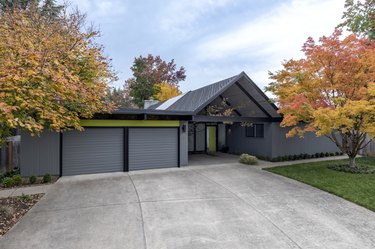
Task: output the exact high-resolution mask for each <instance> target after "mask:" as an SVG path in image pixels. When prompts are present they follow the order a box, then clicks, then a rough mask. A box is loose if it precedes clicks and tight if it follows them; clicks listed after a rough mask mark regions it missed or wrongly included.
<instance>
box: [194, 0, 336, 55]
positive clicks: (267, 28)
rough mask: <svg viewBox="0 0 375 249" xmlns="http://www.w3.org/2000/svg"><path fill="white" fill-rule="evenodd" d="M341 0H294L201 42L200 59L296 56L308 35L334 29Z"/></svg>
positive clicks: (328, 31) (199, 48)
mask: <svg viewBox="0 0 375 249" xmlns="http://www.w3.org/2000/svg"><path fill="white" fill-rule="evenodd" d="M342 9H343V2H342V0H328V1H318V0H307V1H306V0H293V1H291V2H290V3H284V4H282V5H280V6H278V7H277V8H276V9H274V10H271V11H270V12H269V13H268V14H266V15H263V16H260V17H259V18H257V19H255V20H250V21H248V22H247V23H246V22H245V23H244V24H243V25H242V26H240V27H239V28H237V29H234V30H229V31H227V32H226V33H224V34H221V35H219V36H216V37H214V38H211V39H209V40H207V41H204V42H203V43H202V44H200V45H199V46H198V48H197V51H198V54H201V55H203V56H202V57H201V58H203V59H207V58H211V59H217V58H223V57H227V56H240V57H246V56H265V55H267V56H272V57H280V56H278V55H280V54H281V55H283V56H288V57H291V56H295V55H299V54H298V52H297V51H298V50H299V48H301V46H302V44H303V43H304V42H305V41H306V39H307V37H308V36H312V37H315V38H317V37H320V36H322V35H328V34H330V33H332V32H333V30H334V27H335V26H336V25H337V24H338V23H339V22H340V18H341V14H342V11H340V10H342Z"/></svg>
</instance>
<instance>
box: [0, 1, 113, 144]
mask: <svg viewBox="0 0 375 249" xmlns="http://www.w3.org/2000/svg"><path fill="white" fill-rule="evenodd" d="M84 22H85V16H84V15H82V14H80V13H79V12H78V11H73V12H70V13H68V11H67V8H66V7H63V8H62V9H61V12H60V13H59V14H58V15H57V16H56V17H53V18H51V16H49V15H44V14H43V13H42V11H40V9H39V8H38V6H37V4H34V5H32V6H30V7H29V8H27V9H21V8H14V9H7V10H4V11H3V12H1V14H0V37H1V39H0V142H3V141H4V139H5V138H6V136H8V135H9V133H10V131H11V130H12V129H14V128H20V129H23V130H26V131H28V132H30V133H31V134H33V135H38V134H39V133H40V132H41V131H43V130H44V129H47V130H54V131H60V130H62V129H66V128H75V129H82V127H81V126H80V122H79V120H80V118H82V117H83V118H90V117H92V116H93V114H94V113H97V112H101V111H107V110H110V109H111V108H112V106H111V104H109V102H108V101H107V97H106V90H107V87H108V85H107V83H108V82H110V81H112V80H114V79H115V74H114V73H113V71H112V68H111V65H110V60H109V59H108V58H107V57H105V56H103V48H102V46H100V45H98V44H96V43H95V37H97V36H98V35H99V33H98V32H97V31H95V30H93V29H92V28H86V29H84V28H85V27H84Z"/></svg>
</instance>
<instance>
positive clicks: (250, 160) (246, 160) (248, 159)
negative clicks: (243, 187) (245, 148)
mask: <svg viewBox="0 0 375 249" xmlns="http://www.w3.org/2000/svg"><path fill="white" fill-rule="evenodd" d="M239 161H240V163H243V164H248V165H255V164H257V163H258V158H256V157H255V156H251V155H249V154H242V155H241V156H240V160H239Z"/></svg>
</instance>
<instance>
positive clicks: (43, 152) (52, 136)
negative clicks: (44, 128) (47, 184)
mask: <svg viewBox="0 0 375 249" xmlns="http://www.w3.org/2000/svg"><path fill="white" fill-rule="evenodd" d="M20 157H21V158H20V159H21V165H20V169H21V175H22V176H31V175H36V176H38V175H44V174H47V173H48V174H51V175H59V174H60V134H59V133H56V132H44V133H42V134H41V135H40V137H37V136H34V137H32V136H30V135H29V134H28V133H26V132H21V156H20Z"/></svg>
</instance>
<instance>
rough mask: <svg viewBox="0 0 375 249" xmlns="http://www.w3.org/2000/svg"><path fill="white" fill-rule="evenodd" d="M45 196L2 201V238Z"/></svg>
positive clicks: (0, 201)
mask: <svg viewBox="0 0 375 249" xmlns="http://www.w3.org/2000/svg"><path fill="white" fill-rule="evenodd" d="M43 195H44V194H36V195H24V196H17V197H7V198H1V199H0V236H2V235H4V234H5V233H6V232H7V231H8V230H9V229H11V228H12V226H14V225H15V224H16V223H17V222H18V220H20V219H21V218H22V216H24V215H25V214H26V213H27V212H28V211H29V210H30V208H32V207H33V206H34V205H35V204H36V203H37V202H38V201H39V200H40V199H41V198H42V197H43Z"/></svg>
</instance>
